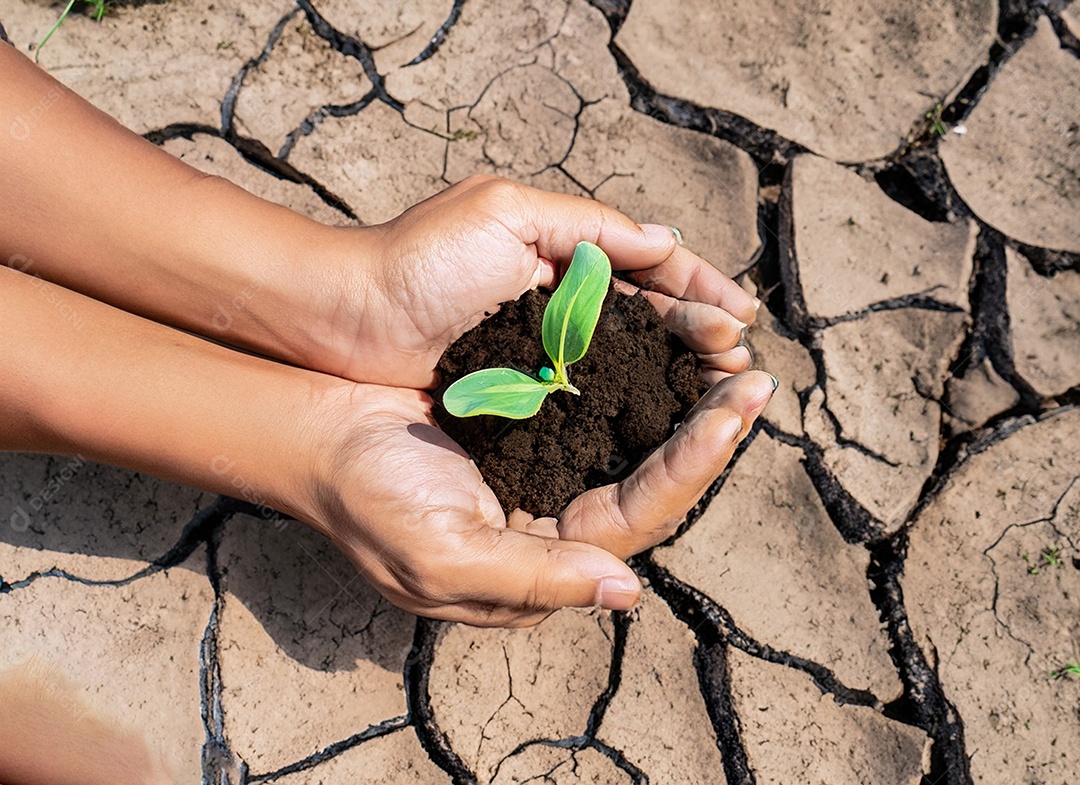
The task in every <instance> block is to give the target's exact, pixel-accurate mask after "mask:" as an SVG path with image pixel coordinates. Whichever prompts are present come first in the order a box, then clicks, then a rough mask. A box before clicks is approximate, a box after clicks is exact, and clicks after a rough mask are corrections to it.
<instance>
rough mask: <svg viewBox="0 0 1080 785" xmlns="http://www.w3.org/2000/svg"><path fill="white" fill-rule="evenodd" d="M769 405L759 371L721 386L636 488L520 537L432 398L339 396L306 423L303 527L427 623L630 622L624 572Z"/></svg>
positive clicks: (519, 527) (521, 524)
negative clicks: (563, 617)
mask: <svg viewBox="0 0 1080 785" xmlns="http://www.w3.org/2000/svg"><path fill="white" fill-rule="evenodd" d="M772 393H773V385H772V380H771V378H770V377H769V376H768V374H765V373H761V372H757V371H752V372H748V373H744V374H740V375H739V376H737V377H733V378H730V379H727V380H725V381H722V382H720V383H719V384H717V385H716V386H715V387H713V389H712V390H710V391H709V392H708V393H707V394H706V395H705V396H704V397H703V398H702V400H701V401H700V402H699V404H698V405H697V406H696V407H695V408H694V410H693V411H692V412H691V414H690V416H689V417H688V418H687V421H686V422H685V423H684V424H683V425H682V426H681V427H680V428H679V429H678V430H677V431H676V432H675V434H674V436H672V438H671V439H670V440H668V441H667V442H666V443H665V444H664V445H662V446H661V447H659V448H658V449H657V450H656V452H655V453H653V454H652V455H651V456H650V457H649V458H647V459H646V460H645V461H644V462H643V464H642V465H641V466H640V467H639V468H638V469H637V470H636V471H635V472H634V473H633V474H632V475H631V476H630V477H628V478H627V479H625V480H623V481H622V482H621V483H617V484H614V485H609V486H605V487H602V488H596V489H593V490H590V491H587V492H586V493H584V494H582V495H581V496H580V497H578V498H577V499H575V500H574V501H572V502H571V503H570V504H569V506H568V507H567V508H566V510H564V512H563V513H562V515H561V516H560V518H559V520H558V522H557V525H555V522H554V521H552V520H551V519H542V520H538V521H532V520H524V519H522V518H520V517H518V516H515V523H514V525H513V526H512V527H511V526H508V525H507V520H506V517H505V515H504V514H503V510H502V508H501V507H500V506H499V502H498V500H497V499H496V498H495V495H494V493H493V492H492V490H491V488H489V487H488V486H487V485H486V484H485V483H484V481H483V478H482V477H481V476H480V472H479V470H478V469H477V468H476V465H475V464H474V463H473V462H472V461H471V460H469V457H468V456H467V455H466V454H465V452H464V451H463V450H462V449H461V448H460V447H459V446H458V445H456V444H455V443H454V442H453V441H452V440H451V439H450V438H449V437H448V436H446V434H444V433H443V432H442V431H441V430H439V428H438V427H437V426H436V424H435V422H434V420H433V419H432V416H431V407H432V401H431V398H430V397H429V396H428V395H426V394H425V393H423V392H419V391H414V390H407V389H399V388H390V387H383V386H377V385H350V384H344V383H343V384H342V385H341V386H340V387H338V388H336V389H335V391H334V392H333V393H331V394H329V395H326V396H324V400H323V401H321V402H320V404H319V405H317V406H314V407H312V409H311V414H310V419H309V423H308V424H309V429H308V432H311V433H314V432H321V433H322V434H323V436H322V437H321V438H319V439H318V443H319V446H318V447H317V448H316V450H315V452H314V453H313V456H314V458H315V460H314V461H313V463H312V467H313V468H312V471H313V474H312V478H311V482H310V483H309V484H308V487H309V488H310V491H311V493H310V497H309V501H308V504H306V505H304V507H305V509H306V511H307V512H306V514H304V513H301V514H300V515H299V517H301V518H304V519H305V521H306V522H307V523H309V524H311V525H312V526H314V527H315V528H316V529H318V530H320V531H322V532H323V533H325V534H326V535H328V536H329V537H330V538H331V539H332V540H333V541H334V542H335V543H336V544H337V546H338V547H339V548H340V549H341V550H342V551H343V552H344V553H345V555H346V556H347V557H348V558H349V559H350V560H351V561H352V562H353V563H354V564H355V565H356V567H357V568H358V569H359V570H360V572H361V573H363V575H364V576H365V577H366V578H367V580H368V581H370V582H371V583H372V584H373V585H374V586H375V587H376V588H377V589H378V590H379V591H380V592H381V593H382V594H383V595H384V596H386V597H387V598H388V599H389V600H390V601H391V602H393V603H394V604H395V605H398V606H399V607H401V608H404V609H405V610H407V611H410V612H412V613H416V614H419V615H423V616H430V617H435V618H440V619H448V620H454V621H462V622H466V623H469V624H476V625H482V626H512V627H513V626H528V625H532V624H537V623H539V622H540V621H542V620H543V619H544V618H545V617H546V616H548V615H549V614H550V613H551V612H552V611H554V610H556V609H558V608H560V607H564V606H579V607H590V606H595V605H600V606H602V607H605V608H610V609H616V610H622V609H626V608H630V607H632V606H633V605H634V604H635V603H636V602H637V599H638V597H639V594H640V590H641V586H640V582H639V581H638V579H637V577H636V576H635V574H634V573H633V571H632V570H630V568H629V567H627V566H626V564H625V563H624V562H623V561H622V559H623V558H625V557H627V556H629V555H631V554H633V553H637V552H639V551H641V550H644V549H645V548H648V547H650V546H652V545H655V544H657V543H659V542H661V541H663V540H664V539H665V538H667V537H668V536H669V535H670V534H671V533H672V532H673V531H674V530H675V528H676V527H677V526H678V524H679V522H680V521H681V520H682V518H683V516H684V515H685V514H686V512H687V511H688V510H689V509H690V507H692V506H693V504H694V503H695V502H696V501H697V500H698V499H699V498H700V496H701V495H702V494H703V493H704V492H705V490H706V489H707V488H708V487H709V485H710V484H711V483H712V482H713V481H714V480H715V479H716V477H717V476H719V474H720V472H722V471H723V469H724V467H725V466H726V465H727V463H728V461H729V460H730V459H731V455H732V453H733V452H734V450H735V447H736V445H737V444H738V442H739V441H740V440H741V439H742V438H743V437H744V436H745V435H746V433H747V432H748V431H749V429H750V426H751V425H752V423H753V421H754V419H755V418H756V417H757V415H758V414H759V413H760V412H761V410H762V409H763V408H764V407H765V405H766V404H767V403H768V401H769V399H770V398H771V397H772ZM312 429H316V430H312Z"/></svg>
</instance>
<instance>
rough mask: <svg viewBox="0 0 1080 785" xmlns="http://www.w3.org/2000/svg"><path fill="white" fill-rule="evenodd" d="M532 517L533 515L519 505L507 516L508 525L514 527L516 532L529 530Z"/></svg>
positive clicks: (510, 527) (509, 527)
mask: <svg viewBox="0 0 1080 785" xmlns="http://www.w3.org/2000/svg"><path fill="white" fill-rule="evenodd" d="M532 519H533V517H532V515H530V514H529V513H527V512H525V510H523V509H521V508H520V507H519V508H517V509H516V510H514V511H513V512H512V513H510V515H509V516H508V517H507V519H506V526H507V528H508V529H513V530H514V531H516V532H527V531H528V530H529V528H528V527H529V524H530V523H531V522H532Z"/></svg>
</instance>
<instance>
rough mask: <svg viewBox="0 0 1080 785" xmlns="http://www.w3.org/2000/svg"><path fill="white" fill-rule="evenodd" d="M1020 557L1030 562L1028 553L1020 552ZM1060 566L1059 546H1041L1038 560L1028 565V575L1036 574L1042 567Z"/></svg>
mask: <svg viewBox="0 0 1080 785" xmlns="http://www.w3.org/2000/svg"><path fill="white" fill-rule="evenodd" d="M1020 558H1021V559H1023V560H1024V561H1025V562H1028V563H1029V564H1030V560H1029V559H1028V555H1027V554H1026V553H1022V554H1020ZM1060 566H1061V548H1049V547H1047V548H1043V549H1042V550H1041V551H1039V560H1038V562H1037V563H1035V564H1030V566H1029V567H1028V575H1038V574H1039V571H1040V570H1041V569H1042V568H1043V567H1060Z"/></svg>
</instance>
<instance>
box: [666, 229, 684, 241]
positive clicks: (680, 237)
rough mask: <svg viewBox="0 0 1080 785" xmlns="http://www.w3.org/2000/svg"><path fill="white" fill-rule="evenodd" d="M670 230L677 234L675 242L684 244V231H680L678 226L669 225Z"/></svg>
mask: <svg viewBox="0 0 1080 785" xmlns="http://www.w3.org/2000/svg"><path fill="white" fill-rule="evenodd" d="M668 231H670V232H671V233H672V234H673V235H675V242H676V243H678V244H679V245H682V244H683V239H682V232H680V231H679V229H678V227H675V226H669V227H668Z"/></svg>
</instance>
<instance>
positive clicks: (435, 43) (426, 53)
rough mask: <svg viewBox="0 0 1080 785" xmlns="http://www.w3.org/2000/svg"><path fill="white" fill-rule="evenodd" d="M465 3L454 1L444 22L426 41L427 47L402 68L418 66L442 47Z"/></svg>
mask: <svg viewBox="0 0 1080 785" xmlns="http://www.w3.org/2000/svg"><path fill="white" fill-rule="evenodd" d="M466 2H468V0H454V5H453V7H452V8H451V9H450V13H449V15H448V16H447V17H446V21H444V22H443V23H442V24H441V25H439V29H438V30H436V31H435V35H433V36H431V40H430V41H428V45H427V46H425V47H424V48H423V50H421V52H420V54H418V55H417V56H416V57H414V58H413V59H412V60H410V61H409V62H407V63H405V66H404V67H406V68H407V67H409V66H410V65H419V64H420V63H422V62H424V61H425V60H427V59H428V58H429V57H431V56H432V55H433V54H435V53H436V52H437V51H439V47H441V46H442V45H443V42H444V41H445V40H446V36H447V35H449V34H450V29H451V28H452V27H453V26H454V25H455V24H457V20H458V17H460V16H461V9H462V8H464V7H465V3H466Z"/></svg>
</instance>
